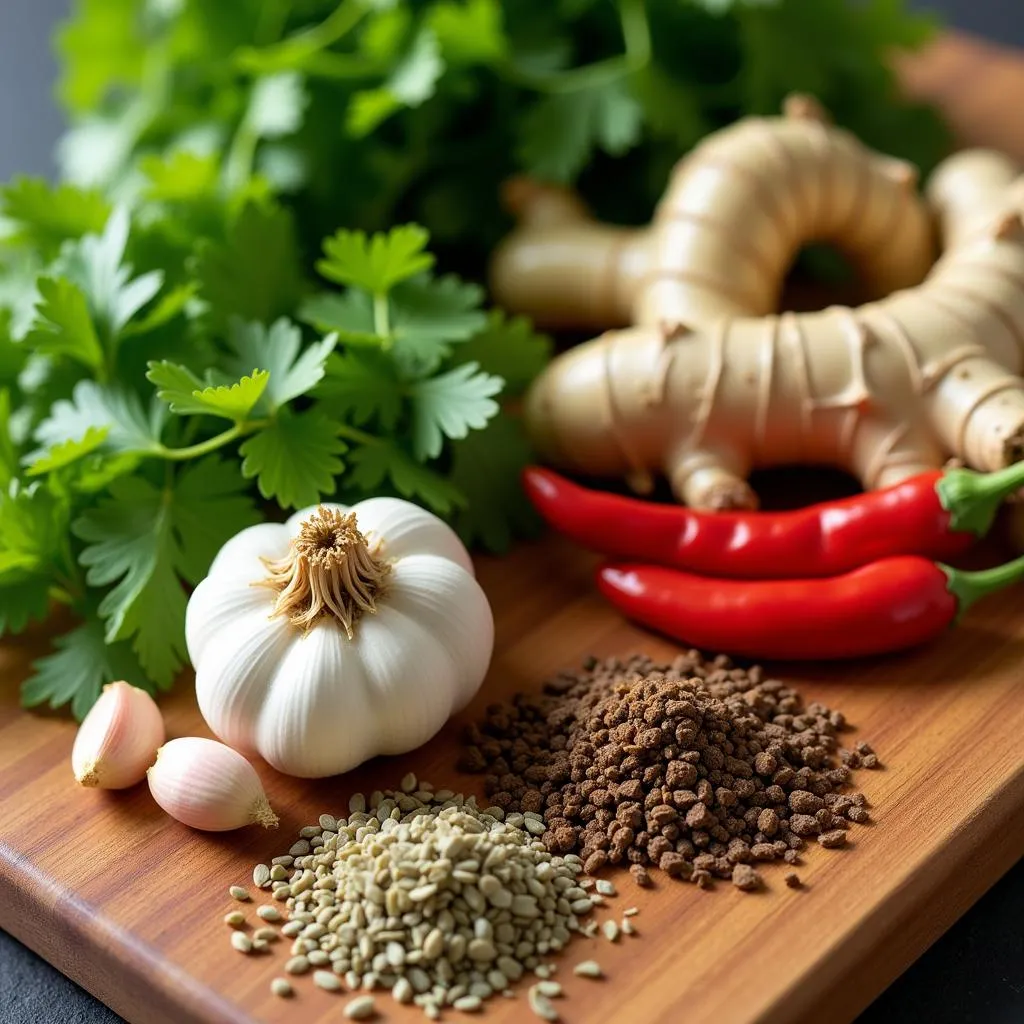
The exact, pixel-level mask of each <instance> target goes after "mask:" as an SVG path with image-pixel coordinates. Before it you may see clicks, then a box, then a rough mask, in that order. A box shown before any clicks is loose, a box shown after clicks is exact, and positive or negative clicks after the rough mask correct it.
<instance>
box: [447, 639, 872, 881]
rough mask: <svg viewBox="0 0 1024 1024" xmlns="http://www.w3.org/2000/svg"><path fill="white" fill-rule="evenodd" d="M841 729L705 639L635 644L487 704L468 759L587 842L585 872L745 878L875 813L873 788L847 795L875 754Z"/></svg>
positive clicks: (828, 714) (507, 802)
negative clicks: (624, 652) (703, 648)
mask: <svg viewBox="0 0 1024 1024" xmlns="http://www.w3.org/2000/svg"><path fill="white" fill-rule="evenodd" d="M844 727H845V721H844V718H843V716H842V714H840V713H839V712H836V711H830V710H829V709H828V708H826V707H824V706H822V705H820V704H809V705H808V706H806V707H805V706H804V704H803V701H802V700H801V698H800V695H799V694H798V693H797V692H796V691H795V690H793V689H791V688H790V687H787V686H786V685H785V684H783V683H782V682H779V681H777V680H771V679H765V678H764V674H763V672H762V670H761V668H760V667H758V666H754V667H752V668H736V667H733V665H732V663H731V662H730V661H729V659H728V658H726V657H724V656H718V657H716V658H714V659H712V660H708V659H705V658H704V657H703V656H702V655H701V654H700V653H699V652H697V651H689V652H688V653H686V654H684V655H681V656H680V657H678V658H677V659H676V660H675V661H673V662H672V664H671V665H655V664H653V663H652V662H651V661H650V659H648V658H645V657H640V656H637V657H633V658H630V659H627V660H625V661H619V660H608V661H603V662H598V661H591V662H589V663H588V664H587V665H585V666H584V669H583V670H582V671H581V672H577V673H572V674H563V675H561V676H559V677H557V678H556V679H554V680H552V681H551V682H549V683H547V684H546V686H545V687H544V690H543V692H542V693H540V694H520V695H517V696H516V697H515V698H514V700H513V701H512V702H511V703H507V704H500V705H491V706H490V707H489V708H488V709H487V713H486V717H485V719H484V721H483V722H481V723H480V724H479V725H472V726H470V727H469V728H468V730H467V732H466V735H465V747H464V750H463V753H462V756H461V757H460V761H459V767H460V768H461V769H462V770H464V771H470V772H476V773H485V774H486V779H485V787H486V791H487V795H488V797H489V799H490V800H491V801H492V802H493V803H494V804H496V805H497V806H499V807H501V808H503V809H504V810H505V811H507V812H513V811H520V812H525V811H533V812H543V816H544V821H545V825H546V831H545V833H544V836H543V840H544V843H545V845H546V846H547V848H548V849H549V850H550V851H551V852H552V853H558V854H566V853H573V852H575V853H578V854H579V855H580V856H581V857H582V858H583V861H584V866H585V870H586V871H587V872H588V873H590V874H594V873H595V872H598V871H600V870H601V869H602V868H603V867H604V866H605V865H606V864H624V863H628V864H630V865H631V867H630V871H631V873H632V874H633V877H634V878H635V879H636V881H637V882H638V883H639V884H640V885H646V884H649V878H648V874H647V865H657V867H659V868H660V869H661V870H662V871H664V872H665V873H666V874H668V875H671V876H674V877H677V878H681V879H685V880H689V881H692V882H695V883H696V884H698V885H700V886H702V887H706V886H708V885H710V884H711V882H712V879H713V878H716V877H717V878H729V879H732V881H733V883H734V884H735V885H737V886H738V887H739V888H741V889H745V890H750V889H756V888H758V887H759V885H760V877H759V875H758V874H757V872H756V871H755V870H754V869H753V867H752V866H751V864H752V863H756V862H760V861H773V860H778V859H782V860H785V861H786V862H787V863H789V864H796V863H798V862H799V854H798V851H799V850H800V849H801V848H802V847H803V845H804V843H805V842H806V841H809V840H817V842H818V843H820V844H821V845H822V846H825V847H838V846H843V845H844V844H845V842H846V829H847V828H848V827H849V825H850V823H851V822H857V823H863V822H866V821H867V820H868V812H867V811H866V809H865V806H866V801H865V799H864V797H863V795H862V794H860V793H849V794H844V793H842V792H841V791H842V790H844V789H845V788H846V787H847V786H848V784H849V781H850V775H851V768H853V767H864V768H874V767H877V765H878V759H877V757H876V755H875V754H874V752H873V751H872V750H871V748H870V747H869V746H868V745H867V744H866V743H859V744H857V747H856V749H855V750H853V751H840V750H839V744H838V740H837V735H838V733H839V732H840V731H841V730H842V729H843V728H844ZM837 755H838V758H837ZM840 761H842V763H839V762H840ZM786 881H787V883H788V884H790V885H799V884H800V883H799V879H798V878H797V877H796V876H795V875H793V874H790V875H787V876H786Z"/></svg>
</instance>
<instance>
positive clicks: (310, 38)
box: [235, 0, 370, 75]
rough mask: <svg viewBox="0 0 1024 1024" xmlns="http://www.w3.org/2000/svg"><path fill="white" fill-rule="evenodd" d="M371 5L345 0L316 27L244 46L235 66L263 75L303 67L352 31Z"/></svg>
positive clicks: (358, 0)
mask: <svg viewBox="0 0 1024 1024" xmlns="http://www.w3.org/2000/svg"><path fill="white" fill-rule="evenodd" d="M369 9H370V6H369V4H366V3H364V2H363V0H342V3H340V4H338V6H337V7H336V8H335V9H334V11H333V12H332V13H331V14H330V15H328V16H327V17H326V18H325V19H324V20H323V21H322V22H320V24H319V25H316V26H314V27H313V28H308V29H303V30H302V31H301V32H297V33H296V34H295V35H293V36H290V37H289V38H288V39H283V40H281V42H279V43H275V44H274V45H272V46H265V47H262V48H257V47H247V48H245V49H243V50H240V51H239V52H238V54H237V55H236V57H235V66H236V67H237V68H238V69H239V70H240V71H243V72H247V73H252V74H262V75H267V74H275V73H277V72H281V71H296V70H299V69H303V68H304V65H305V63H306V61H307V60H309V58H310V57H312V56H313V55H314V54H317V53H320V52H321V51H322V50H326V49H327V47H328V46H330V45H332V44H333V43H336V42H337V41H338V40H339V39H341V38H343V37H344V36H346V35H348V33H349V32H351V31H352V29H354V28H355V27H356V25H358V24H359V22H360V21H362V20H363V17H364V16H365V15H366V13H367V12H368V11H369Z"/></svg>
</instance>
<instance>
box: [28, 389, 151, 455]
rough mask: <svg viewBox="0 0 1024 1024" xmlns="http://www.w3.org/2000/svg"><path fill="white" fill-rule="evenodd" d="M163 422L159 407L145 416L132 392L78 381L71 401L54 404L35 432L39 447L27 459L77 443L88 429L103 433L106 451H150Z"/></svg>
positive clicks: (140, 403)
mask: <svg viewBox="0 0 1024 1024" xmlns="http://www.w3.org/2000/svg"><path fill="white" fill-rule="evenodd" d="M163 422H164V410H163V407H162V406H158V405H153V406H152V407H151V409H150V412H149V413H147V412H146V411H145V410H144V409H143V407H142V402H141V401H140V400H139V398H138V397H137V396H136V395H135V394H133V393H132V392H129V391H125V390H124V389H122V388H119V387H115V386H108V387H104V386H103V385H100V384H97V383H96V382H95V381H91V380H83V381H79V382H78V383H77V384H76V385H75V387H74V390H73V392H72V395H71V399H70V400H66V399H61V400H59V401H57V402H54V403H53V407H52V408H51V410H50V415H49V417H47V419H45V420H44V421H43V422H42V423H40V424H39V426H38V427H37V428H36V431H35V439H36V440H37V441H38V442H39V443H40V445H41V446H42V447H41V448H40V450H39V451H36V452H33V453H31V454H30V455H29V456H27V458H28V461H29V462H30V463H31V462H35V461H37V460H38V459H40V458H42V457H43V455H44V454H45V453H46V451H47V450H48V449H50V448H52V447H53V446H54V445H57V444H60V443H61V442H63V441H72V440H81V439H82V438H83V437H84V436H85V434H86V432H87V431H88V430H89V429H90V428H100V429H102V428H105V429H106V430H107V436H106V439H105V441H104V446H105V447H106V448H107V449H109V450H110V451H114V452H144V451H147V450H152V449H153V448H154V447H155V446H156V445H158V444H159V440H160V431H161V428H162V426H163Z"/></svg>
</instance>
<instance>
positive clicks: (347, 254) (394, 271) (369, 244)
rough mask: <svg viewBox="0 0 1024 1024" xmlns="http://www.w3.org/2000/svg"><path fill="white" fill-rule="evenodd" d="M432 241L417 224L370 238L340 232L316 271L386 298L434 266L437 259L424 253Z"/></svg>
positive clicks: (327, 244) (329, 243) (331, 240)
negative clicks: (397, 286) (396, 287)
mask: <svg viewBox="0 0 1024 1024" xmlns="http://www.w3.org/2000/svg"><path fill="white" fill-rule="evenodd" d="M429 240H430V236H429V235H428V234H427V232H426V231H424V230H423V228H421V227H419V226H418V225H416V224H406V225H404V226H403V227H397V228H392V229H391V230H390V231H389V232H388V233H387V234H376V235H372V236H371V237H369V238H367V236H366V235H365V234H364V233H363V232H362V231H344V230H343V231H338V232H337V233H336V234H335V235H333V236H332V237H331V238H328V239H327V241H325V242H324V254H325V258H324V259H322V260H320V261H319V262H318V263H317V265H316V269H317V271H318V272H319V273H320V275H321V276H322V277H326V278H327V280H328V281H334V282H335V283H336V284H344V285H349V286H350V287H353V288H361V289H363V291H366V292H369V293H370V294H371V295H384V294H385V293H387V292H389V291H391V289H392V288H394V286H395V285H396V284H398V283H399V282H400V281H405V280H406V279H408V278H410V277H413V276H415V275H416V274H419V273H421V272H422V271H424V270H429V269H430V268H431V267H432V266H433V265H434V257H433V256H431V255H430V253H428V252H425V251H424V250H425V249H426V247H427V242H428V241H429Z"/></svg>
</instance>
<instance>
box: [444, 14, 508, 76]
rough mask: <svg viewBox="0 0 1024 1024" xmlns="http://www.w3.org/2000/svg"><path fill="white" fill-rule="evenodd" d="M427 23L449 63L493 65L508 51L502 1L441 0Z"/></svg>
mask: <svg viewBox="0 0 1024 1024" xmlns="http://www.w3.org/2000/svg"><path fill="white" fill-rule="evenodd" d="M426 22H427V25H428V26H429V27H430V29H431V30H432V31H433V33H434V35H435V36H436V37H437V40H438V42H439V43H440V44H441V53H442V55H443V56H444V59H445V60H446V61H447V62H448V63H449V64H493V63H496V62H497V61H500V60H501V59H502V58H503V57H504V56H505V55H506V53H507V51H508V40H507V39H506V38H505V31H504V28H503V26H502V15H501V4H500V3H498V0H466V2H465V3H456V2H455V0H441V2H440V3H435V4H434V6H433V7H431V8H430V10H429V11H428V12H427V19H426Z"/></svg>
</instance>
